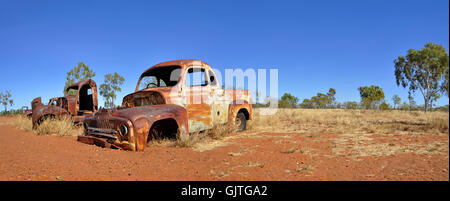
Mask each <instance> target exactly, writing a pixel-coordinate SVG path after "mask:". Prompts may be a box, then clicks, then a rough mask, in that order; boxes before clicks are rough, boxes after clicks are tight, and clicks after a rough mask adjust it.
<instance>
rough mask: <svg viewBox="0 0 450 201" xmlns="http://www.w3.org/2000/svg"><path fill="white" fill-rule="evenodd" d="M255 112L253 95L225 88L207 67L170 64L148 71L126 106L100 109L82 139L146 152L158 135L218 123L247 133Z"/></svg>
mask: <svg viewBox="0 0 450 201" xmlns="http://www.w3.org/2000/svg"><path fill="white" fill-rule="evenodd" d="M196 78H199V79H196ZM251 114H252V106H251V97H250V93H249V91H248V90H234V89H226V90H224V89H222V87H221V86H220V83H219V82H218V81H217V77H216V75H215V73H214V71H213V69H212V68H211V67H210V66H209V65H208V64H206V63H204V62H202V61H199V60H176V61H169V62H163V63H159V64H157V65H154V66H152V67H151V68H149V69H147V70H146V71H144V72H143V73H142V75H141V76H140V78H139V81H138V83H137V86H136V89H135V92H134V93H131V94H129V95H127V96H125V97H124V98H123V101H122V106H121V107H118V108H113V109H100V110H99V111H98V112H97V113H96V114H94V115H92V116H89V117H86V119H85V120H84V123H83V125H84V136H79V137H78V141H81V142H84V143H88V144H95V145H98V146H102V147H111V148H119V149H124V150H132V151H142V150H144V149H145V147H146V145H147V143H148V142H149V141H150V140H152V139H154V138H156V137H168V138H175V137H176V136H177V135H189V134H190V133H195V132H200V131H204V130H207V129H210V128H212V127H213V126H215V125H218V124H227V123H230V124H233V125H234V126H236V127H237V128H238V129H240V130H245V128H246V121H247V120H250V119H251Z"/></svg>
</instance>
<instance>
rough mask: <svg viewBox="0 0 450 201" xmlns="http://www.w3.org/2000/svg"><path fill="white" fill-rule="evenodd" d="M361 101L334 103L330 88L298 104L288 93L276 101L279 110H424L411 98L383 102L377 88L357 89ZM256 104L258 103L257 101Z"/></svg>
mask: <svg viewBox="0 0 450 201" xmlns="http://www.w3.org/2000/svg"><path fill="white" fill-rule="evenodd" d="M358 90H359V92H360V96H361V101H360V102H357V101H345V102H338V101H336V98H335V95H336V90H335V89H333V88H330V89H329V90H328V93H317V95H316V96H313V97H311V98H309V99H308V98H307V99H303V101H302V102H301V103H299V99H298V98H297V97H295V96H293V95H292V94H290V93H284V94H283V96H281V99H279V100H278V107H279V108H303V109H378V110H409V111H416V110H425V106H424V105H416V102H415V101H414V99H413V98H412V96H409V97H408V102H406V101H404V102H403V103H401V98H400V97H399V96H398V95H394V96H393V97H392V100H393V104H392V105H391V104H388V103H386V101H385V99H384V98H385V97H384V92H383V90H382V89H381V88H380V87H378V86H370V87H366V86H365V87H359V88H358ZM257 102H258V101H257ZM265 102H266V103H256V104H253V107H255V108H258V107H268V106H269V103H268V100H266V101H265ZM432 106H434V104H432V105H429V107H430V108H429V110H434V111H449V105H445V106H439V107H434V108H433V107H432Z"/></svg>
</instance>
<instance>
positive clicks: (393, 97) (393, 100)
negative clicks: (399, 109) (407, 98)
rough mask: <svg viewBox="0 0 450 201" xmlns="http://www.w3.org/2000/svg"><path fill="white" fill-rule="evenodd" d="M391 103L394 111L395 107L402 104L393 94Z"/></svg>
mask: <svg viewBox="0 0 450 201" xmlns="http://www.w3.org/2000/svg"><path fill="white" fill-rule="evenodd" d="M392 102H393V103H394V109H395V108H396V107H395V106H397V105H400V103H401V102H402V99H401V98H400V97H399V96H398V95H397V94H395V95H394V96H392Z"/></svg>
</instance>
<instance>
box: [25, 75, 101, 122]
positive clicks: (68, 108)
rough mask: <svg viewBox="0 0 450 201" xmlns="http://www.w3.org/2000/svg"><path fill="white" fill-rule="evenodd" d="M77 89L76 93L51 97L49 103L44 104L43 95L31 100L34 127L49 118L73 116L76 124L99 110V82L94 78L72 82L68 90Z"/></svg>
mask: <svg viewBox="0 0 450 201" xmlns="http://www.w3.org/2000/svg"><path fill="white" fill-rule="evenodd" d="M70 90H73V91H76V92H75V95H67V96H64V97H56V98H51V99H50V100H49V103H48V104H47V105H43V104H42V102H41V97H38V98H35V99H33V101H32V102H31V108H32V114H31V116H32V121H33V128H35V127H36V126H37V125H39V124H40V123H41V122H42V121H43V120H45V119H47V118H55V117H61V116H72V117H73V121H74V123H75V124H77V123H81V122H82V121H83V120H84V118H85V116H86V115H89V114H93V113H95V112H97V110H98V97H97V84H96V83H95V82H94V80H91V79H89V80H83V81H80V82H77V83H74V84H71V85H70V86H68V87H67V88H66V92H69V91H70Z"/></svg>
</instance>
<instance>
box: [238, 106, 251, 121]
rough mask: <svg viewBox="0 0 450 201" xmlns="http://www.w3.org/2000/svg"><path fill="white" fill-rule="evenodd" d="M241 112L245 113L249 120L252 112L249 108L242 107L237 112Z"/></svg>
mask: <svg viewBox="0 0 450 201" xmlns="http://www.w3.org/2000/svg"><path fill="white" fill-rule="evenodd" d="M239 112H242V113H244V115H245V119H246V120H249V119H250V113H248V111H247V109H245V108H242V109H240V110H239V111H238V113H237V114H239Z"/></svg>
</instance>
